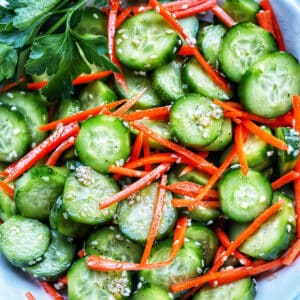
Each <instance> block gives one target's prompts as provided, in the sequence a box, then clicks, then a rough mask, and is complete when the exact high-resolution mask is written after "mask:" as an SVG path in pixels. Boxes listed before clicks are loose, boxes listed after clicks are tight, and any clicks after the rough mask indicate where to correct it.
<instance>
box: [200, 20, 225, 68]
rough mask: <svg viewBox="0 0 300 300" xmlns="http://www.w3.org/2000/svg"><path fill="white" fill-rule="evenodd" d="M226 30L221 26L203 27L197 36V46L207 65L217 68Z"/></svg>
mask: <svg viewBox="0 0 300 300" xmlns="http://www.w3.org/2000/svg"><path fill="white" fill-rule="evenodd" d="M225 33H226V28H225V27H224V26H223V25H221V24H218V25H209V26H204V27H203V28H202V29H201V30H200V32H199V35H198V41H197V44H198V46H199V48H200V50H201V52H202V53H203V55H204V57H205V58H206V60H207V61H208V63H209V64H211V65H212V66H214V67H215V68H218V67H219V52H220V47H221V42H222V38H223V36H224V34H225Z"/></svg>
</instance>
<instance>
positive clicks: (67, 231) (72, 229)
mask: <svg viewBox="0 0 300 300" xmlns="http://www.w3.org/2000/svg"><path fill="white" fill-rule="evenodd" d="M49 222H50V226H51V228H53V229H55V230H56V231H57V232H59V233H61V234H63V235H65V236H67V237H69V238H71V239H79V238H83V237H85V236H86V235H87V234H88V233H89V231H90V226H89V225H87V224H82V223H78V222H75V221H73V220H72V219H71V218H70V216H69V215H68V213H67V212H66V211H65V210H64V209H63V203H62V198H61V197H59V198H58V199H57V200H56V202H55V203H54V205H53V206H52V208H51V212H50V217H49Z"/></svg>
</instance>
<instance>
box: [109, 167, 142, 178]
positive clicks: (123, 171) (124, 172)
mask: <svg viewBox="0 0 300 300" xmlns="http://www.w3.org/2000/svg"><path fill="white" fill-rule="evenodd" d="M108 172H110V173H113V174H118V175H121V176H128V177H144V176H145V175H147V174H148V172H145V171H138V170H132V169H127V168H124V167H118V166H114V165H111V166H109V167H108Z"/></svg>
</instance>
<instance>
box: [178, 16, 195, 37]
mask: <svg viewBox="0 0 300 300" xmlns="http://www.w3.org/2000/svg"><path fill="white" fill-rule="evenodd" d="M178 23H179V24H180V26H181V28H182V29H183V31H184V32H185V33H186V34H187V35H188V36H189V37H192V38H196V36H197V33H198V30H199V21H198V19H197V17H195V16H192V17H187V18H183V19H179V20H178Z"/></svg>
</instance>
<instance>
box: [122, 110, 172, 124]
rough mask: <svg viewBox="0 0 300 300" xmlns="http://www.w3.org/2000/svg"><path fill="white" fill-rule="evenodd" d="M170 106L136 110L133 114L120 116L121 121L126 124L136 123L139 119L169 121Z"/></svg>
mask: <svg viewBox="0 0 300 300" xmlns="http://www.w3.org/2000/svg"><path fill="white" fill-rule="evenodd" d="M170 109H171V107H170V106H163V107H155V108H150V109H145V110H137V111H135V112H132V113H129V114H126V115H124V116H122V118H123V120H125V121H127V122H131V121H136V120H140V119H145V118H146V119H150V120H166V121H168V120H169V114H170Z"/></svg>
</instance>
